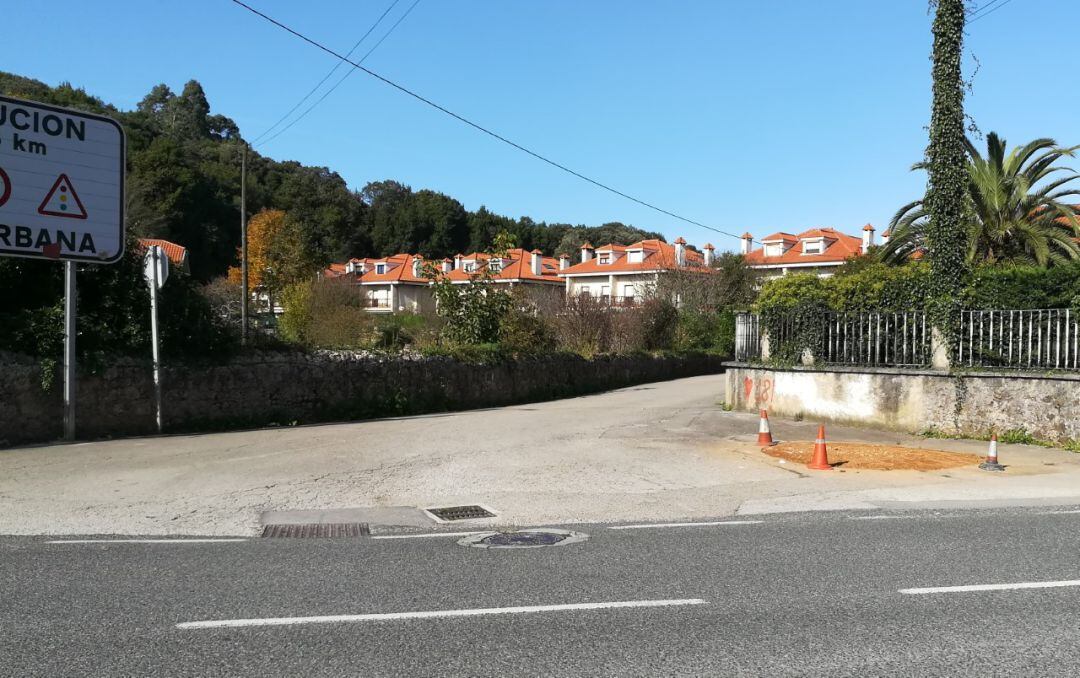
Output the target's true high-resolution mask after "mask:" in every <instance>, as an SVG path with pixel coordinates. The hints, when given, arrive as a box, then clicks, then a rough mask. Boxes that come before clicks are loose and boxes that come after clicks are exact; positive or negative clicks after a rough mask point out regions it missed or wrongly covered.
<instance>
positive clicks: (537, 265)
mask: <svg viewBox="0 0 1080 678" xmlns="http://www.w3.org/2000/svg"><path fill="white" fill-rule="evenodd" d="M529 263H530V264H531V265H532V274H533V275H542V274H543V273H544V253H543V252H541V251H540V250H533V251H532V261H531V262H529Z"/></svg>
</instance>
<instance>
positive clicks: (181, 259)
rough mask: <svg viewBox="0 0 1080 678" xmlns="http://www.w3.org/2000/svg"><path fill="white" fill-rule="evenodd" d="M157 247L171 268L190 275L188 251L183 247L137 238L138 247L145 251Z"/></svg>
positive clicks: (155, 239)
mask: <svg viewBox="0 0 1080 678" xmlns="http://www.w3.org/2000/svg"><path fill="white" fill-rule="evenodd" d="M155 245H156V246H157V247H160V248H161V251H162V252H164V253H165V256H166V257H168V258H169V264H170V265H172V267H173V268H175V269H178V270H181V271H183V272H184V273H191V264H190V263H189V262H188V251H187V248H186V247H184V246H183V245H177V244H176V243H174V242H169V241H168V240H162V239H161V238H139V247H140V248H141V249H142V250H143V251H145V250H146V248H148V247H153V246H155Z"/></svg>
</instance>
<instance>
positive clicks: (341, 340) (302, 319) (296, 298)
mask: <svg viewBox="0 0 1080 678" xmlns="http://www.w3.org/2000/svg"><path fill="white" fill-rule="evenodd" d="M281 299H282V305H283V306H284V307H285V312H284V313H283V314H282V316H281V320H280V321H279V322H278V327H279V329H280V331H281V335H282V337H283V338H285V339H287V340H288V341H292V342H295V343H299V344H303V345H305V346H309V347H312V348H337V349H355V348H364V347H365V346H366V342H367V340H368V337H369V335H370V332H371V327H372V325H373V323H374V320H373V318H372V317H371V315H370V314H369V313H368V312H367V311H365V310H364V308H363V305H362V304H361V303H360V293H359V291H358V290H357V288H356V287H355V285H352V284H349V283H347V282H343V281H337V280H325V281H318V282H305V283H298V284H295V285H290V286H289V287H287V288H285V290H284V292H283V293H282V297H281Z"/></svg>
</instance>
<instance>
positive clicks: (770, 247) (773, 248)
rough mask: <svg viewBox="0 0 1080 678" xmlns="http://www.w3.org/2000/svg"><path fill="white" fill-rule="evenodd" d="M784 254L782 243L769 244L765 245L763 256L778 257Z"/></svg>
mask: <svg viewBox="0 0 1080 678" xmlns="http://www.w3.org/2000/svg"><path fill="white" fill-rule="evenodd" d="M783 253H784V244H783V243H779V242H777V243H769V244H767V245H765V256H767V257H779V256H780V255H782V254H783Z"/></svg>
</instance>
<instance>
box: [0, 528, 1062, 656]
mask: <svg viewBox="0 0 1080 678" xmlns="http://www.w3.org/2000/svg"><path fill="white" fill-rule="evenodd" d="M1067 510H1068V509H1063V508H1053V509H1051V508H1048V507H1047V508H1042V509H1037V508H1029V509H998V510H993V511H952V512H925V511H924V512H902V513H891V514H889V513H873V514H868V513H865V512H863V513H816V514H784V515H774V516H762V517H758V518H754V520H756V521H760V522H749V523H744V524H728V525H724V524H720V525H701V526H691V527H650V528H641V529H612V526H611V525H603V526H602V525H591V526H573V529H577V530H581V531H584V532H586V533H588V534H589V537H590V538H589V540H588V541H586V542H584V543H578V544H572V545H567V546H554V547H545V548H538V549H522V550H493V549H488V550H485V549H477V548H468V547H464V546H460V545H458V543H457V538H453V537H442V536H440V537H419V538H416V537H413V538H404V539H376V538H370V537H368V538H356V539H335V540H324V539H248V540H243V541H220V542H177V543H103V542H96V541H91V542H90V543H61V544H56V543H48V542H49V540H50V539H65V540H67V539H73V538H71V537H63V538H58V537H25V536H20V537H0V585H2V596H3V597H2V604H0V674H2V675H6V676H133V675H139V676H150V675H153V676H503V677H504V676H518V675H522V676H534V675H546V676H603V675H619V676H658V675H710V676H716V675H760V676H777V675H852V676H870V675H899V674H903V675H920V676H931V675H933V676H960V675H972V676H974V675H978V676H991V675H1039V676H1075V675H1080V642H1078V641H1080V615H1078V610H1080V586H1076V585H1060V586H1055V587H1053V588H1018V589H1008V590H991V591H943V592H926V593H917V594H909V593H901V592H900V591H901V590H902V589H909V588H925V587H949V586H965V585H977V584H1019V583H1031V582H1051V581H1052V582H1061V581H1066V582H1072V583H1073V584H1077V583H1080V582H1073V581H1072V580H1077V579H1080V562H1078V560H1080V548H1078V547H1080V530H1078V529H1077V528H1078V527H1080V512H1073V513H1069V512H1066V511H1067ZM459 529H460V528H459ZM88 539H91V540H96V539H100V537H90V538H88ZM628 601H650V602H648V605H652V606H638V605H643V604H642V603H639V602H633V605H634V606H626V607H608V606H606V604H608V603H617V602H619V603H625V602H628ZM656 601H665V602H663V605H664V606H660V604H661V603H659V602H656ZM671 601H675V602H671ZM584 604H596V605H595V607H594V608H593V609H581V608H580V607H579V608H576V609H542V610H540V611H527V612H522V611H514V610H505V609H504V608H514V607H520V606H555V605H563V606H566V605H570V606H581V605H584ZM477 609H498V610H499V613H498V614H495V613H488V612H485V613H482V614H472V616H457V615H459V614H460V612H459V611H463V610H477ZM424 611H442V612H444V613H446V614H450V615H454V616H445V617H438V618H424V617H420V618H416V617H411V616H408V615H405V616H404V617H396V618H389V619H388V618H376V619H371V618H360V619H353V620H348V621H336V622H329V623H310V622H311V620H309V619H298V620H293V621H294V622H295V623H293V624H291V625H274V626H262V625H254V626H239V627H225V628H198V627H196V628H184V627H178V624H187V623H191V622H201V621H221V620H235V619H245V620H255V621H253V622H245V623H251V624H264V623H266V622H265V621H264V620H266V619H280V618H283V617H301V618H303V617H310V616H323V615H372V614H375V615H379V614H383V615H385V614H393V613H409V612H424Z"/></svg>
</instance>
